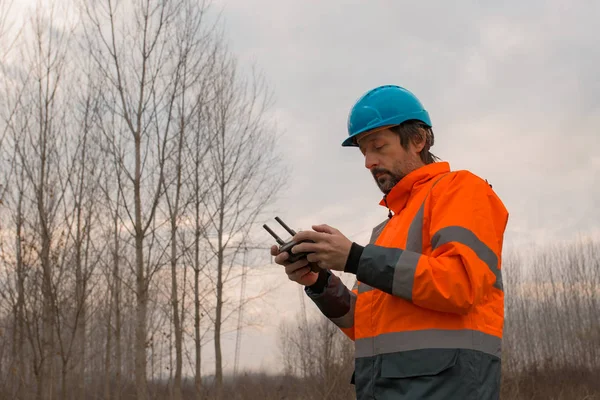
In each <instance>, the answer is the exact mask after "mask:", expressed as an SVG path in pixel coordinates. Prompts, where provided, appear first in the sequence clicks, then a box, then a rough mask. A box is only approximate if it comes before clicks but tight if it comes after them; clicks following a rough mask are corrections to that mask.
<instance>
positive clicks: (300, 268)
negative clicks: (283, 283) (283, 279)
mask: <svg viewBox="0 0 600 400" xmlns="http://www.w3.org/2000/svg"><path fill="white" fill-rule="evenodd" d="M271 255H272V256H275V262H276V263H277V264H279V265H283V266H284V267H285V273H286V274H287V276H288V278H289V279H290V280H291V281H294V282H297V283H299V284H300V285H304V286H311V285H313V284H314V283H315V282H316V281H317V278H318V277H319V274H318V273H316V272H312V271H311V270H310V267H309V266H308V260H307V259H306V258H302V259H300V260H298V261H296V262H294V263H289V262H287V259H288V258H289V254H288V253H287V252H284V253H281V254H280V253H279V247H277V246H272V247H271Z"/></svg>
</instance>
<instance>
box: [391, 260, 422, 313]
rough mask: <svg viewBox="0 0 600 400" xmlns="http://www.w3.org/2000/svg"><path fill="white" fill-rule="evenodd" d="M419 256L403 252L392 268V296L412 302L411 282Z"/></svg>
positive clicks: (413, 278)
mask: <svg viewBox="0 0 600 400" xmlns="http://www.w3.org/2000/svg"><path fill="white" fill-rule="evenodd" d="M419 258H421V254H419V253H415V252H413V251H403V252H402V255H401V256H400V259H399V260H398V262H397V263H396V267H395V268H394V282H393V283H392V294H393V295H394V296H399V297H402V298H404V299H406V300H409V301H412V291H413V282H414V280H415V272H416V271H417V264H418V263H419Z"/></svg>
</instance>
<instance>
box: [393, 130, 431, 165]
mask: <svg viewBox="0 0 600 400" xmlns="http://www.w3.org/2000/svg"><path fill="white" fill-rule="evenodd" d="M390 130H391V131H392V132H394V133H396V134H397V135H398V137H400V144H401V145H402V147H404V149H408V143H409V141H412V142H413V143H414V144H420V143H421V142H422V141H423V140H424V141H425V146H423V150H421V153H419V155H420V156H421V160H422V161H423V162H424V163H425V164H431V163H434V162H436V161H439V160H440V159H439V157H437V156H435V155H433V154H432V153H431V152H430V151H429V149H430V148H431V146H433V142H434V136H433V129H431V128H430V127H429V126H427V125H425V124H424V123H423V122H421V121H417V120H409V121H406V122H403V123H402V124H400V125H397V126H394V127H392V128H390Z"/></svg>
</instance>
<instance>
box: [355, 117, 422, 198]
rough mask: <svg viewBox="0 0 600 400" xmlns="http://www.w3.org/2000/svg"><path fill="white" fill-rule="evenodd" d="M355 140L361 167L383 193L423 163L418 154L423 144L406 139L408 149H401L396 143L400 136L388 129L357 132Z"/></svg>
mask: <svg viewBox="0 0 600 400" xmlns="http://www.w3.org/2000/svg"><path fill="white" fill-rule="evenodd" d="M357 142H358V145H359V147H360V151H361V152H362V153H363V155H364V156H365V167H366V168H367V169H369V170H370V171H371V174H372V175H373V178H374V179H375V182H376V183H377V186H379V189H381V191H382V192H383V193H384V194H388V193H389V192H390V190H392V188H393V187H394V186H395V185H396V184H397V183H398V182H400V180H401V179H402V178H404V177H405V176H406V175H408V174H409V173H410V172H412V171H414V170H415V169H417V168H419V167H422V166H423V165H424V163H423V161H422V160H421V158H420V157H419V152H420V151H421V149H422V148H423V145H415V144H414V143H412V141H409V145H408V149H405V148H403V147H402V145H401V144H400V137H399V136H398V135H397V134H396V133H394V132H392V131H390V130H389V129H382V130H379V131H376V132H372V133H371V132H365V133H364V134H362V135H359V137H358V140H357Z"/></svg>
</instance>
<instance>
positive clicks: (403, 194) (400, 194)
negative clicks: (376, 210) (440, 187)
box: [379, 161, 450, 218]
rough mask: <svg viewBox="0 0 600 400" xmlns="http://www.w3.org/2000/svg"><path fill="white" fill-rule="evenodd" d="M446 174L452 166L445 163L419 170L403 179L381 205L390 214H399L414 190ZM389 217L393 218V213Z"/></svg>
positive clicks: (432, 164) (436, 163)
mask: <svg viewBox="0 0 600 400" xmlns="http://www.w3.org/2000/svg"><path fill="white" fill-rule="evenodd" d="M446 172H450V164H449V163H448V162H445V161H442V162H435V163H431V164H427V165H425V166H423V167H421V168H418V169H416V170H414V171H412V172H411V173H409V174H408V175H406V176H405V177H404V178H402V180H401V181H400V182H398V183H397V184H396V186H394V187H393V188H392V190H391V191H390V192H389V193H388V194H387V195H385V196H383V199H382V200H381V201H380V202H379V204H380V205H382V206H384V207H387V208H388V209H389V210H390V212H391V211H393V212H394V214H398V213H399V212H400V211H402V210H403V209H404V207H405V206H406V203H407V202H408V199H409V198H410V196H411V194H412V192H413V191H414V190H418V189H419V188H420V187H422V186H423V185H425V184H427V183H428V182H429V181H430V180H431V179H433V178H435V177H436V176H438V175H440V174H444V173H446ZM389 217H390V218H391V213H390V215H389Z"/></svg>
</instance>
